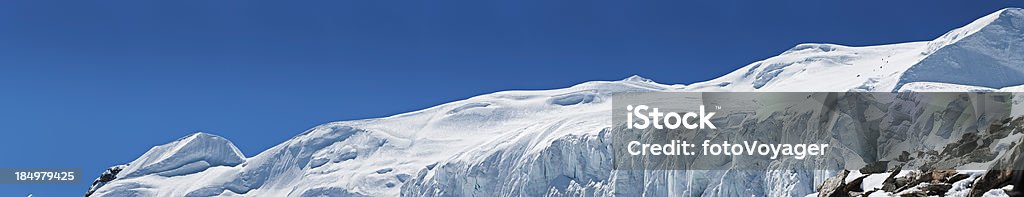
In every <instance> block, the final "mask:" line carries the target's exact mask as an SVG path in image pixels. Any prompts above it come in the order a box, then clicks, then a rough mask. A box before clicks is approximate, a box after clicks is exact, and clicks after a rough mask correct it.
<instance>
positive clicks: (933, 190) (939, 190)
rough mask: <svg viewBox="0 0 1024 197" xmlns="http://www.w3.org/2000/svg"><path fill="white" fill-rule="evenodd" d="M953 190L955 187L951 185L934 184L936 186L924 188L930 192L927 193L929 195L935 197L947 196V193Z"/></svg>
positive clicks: (929, 185) (931, 185)
mask: <svg viewBox="0 0 1024 197" xmlns="http://www.w3.org/2000/svg"><path fill="white" fill-rule="evenodd" d="M952 188H953V185H950V184H948V183H934V184H928V186H926V187H924V190H925V191H928V193H927V194H928V195H930V196H935V195H945V194H946V192H947V191H949V189H952Z"/></svg>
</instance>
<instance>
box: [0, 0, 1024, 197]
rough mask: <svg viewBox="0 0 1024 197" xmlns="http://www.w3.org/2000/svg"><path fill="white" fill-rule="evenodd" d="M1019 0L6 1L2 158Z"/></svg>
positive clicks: (761, 50)
mask: <svg viewBox="0 0 1024 197" xmlns="http://www.w3.org/2000/svg"><path fill="white" fill-rule="evenodd" d="M1011 6H1013V7H1022V6H1024V3H1022V1H1015V0H970V1H968V0H956V1H945V0H940V1H891V0H884V1H882V0H860V1H827V0H826V1H822V0H806V1H796V0H754V1H736V0H653V1H646V0H641V1H622V0H516V1H501V2H498V1H480V0H441V1H388V0H385V1H368V0H357V1H346V0H340V1H334V0H332V1H303V2H288V3H280V2H265V1H234V0H218V1H166V2H149V1H134V0H133V1H120V0H104V1H48V0H26V1H2V2H0V132H2V136H3V137H2V138H0V139H2V140H3V142H2V143H0V167H70V168H81V169H83V171H84V174H82V175H79V176H82V177H84V178H85V179H88V180H87V181H83V182H82V183H81V184H77V185H0V196H25V195H27V194H28V193H34V194H35V196H37V197H42V196H78V195H82V194H83V193H84V192H85V191H86V188H87V187H88V186H87V185H88V184H89V182H91V179H93V178H95V177H96V176H97V175H99V173H100V172H101V171H102V170H104V169H105V168H106V167H108V166H111V165H115V164H122V163H127V162H130V161H132V160H133V159H135V158H136V157H138V156H139V155H141V154H142V153H143V152H145V151H146V150H148V149H149V148H150V147H152V146H154V145H159V144H163V143H166V142H169V141H172V140H174V139H177V138H179V137H181V136H184V135H186V134H189V133H193V132H196V131H205V132H209V133H214V134H217V135H221V136H224V137H226V138H228V139H230V140H232V141H234V143H235V144H236V145H237V146H238V147H239V148H240V149H241V150H242V152H243V153H244V154H246V155H247V156H252V155H255V154H257V153H259V152H260V151H262V150H265V149H267V148H269V147H271V146H273V145H276V144H278V143H280V142H282V141H284V140H286V139H288V138H290V137H292V136H294V135H296V134H298V133H300V132H302V131H304V130H306V129H308V128H311V127H313V126H315V125H317V124H321V123H325V122H329V121H337V120H352V119H363V118H373V117H382V116H387V115H392V114H397V113H402V112H408V111H412V110H417V109H422V108H426V107H430V106H434V105H437V104H441V103H445V102H449V101H454V100H459V99H463V98H468V97H471V96H474V95H479V94H485V93H490V92H495V91H501V90H510V89H552V88H561V87H567V86H570V85H573V84H576V83H580V82H584V81H591V80H618V79H621V78H625V77H628V76H630V75H633V74H639V75H642V76H646V77H648V78H651V79H654V80H656V81H658V82H662V83H692V82H696V81H703V80H707V79H711V78H714V77H717V76H719V75H722V74H724V73H727V72H729V71H731V70H733V69H736V68H739V67H741V66H744V65H746V64H748V63H750V62H753V61H756V60H759V59H763V58H766V57H770V56H773V55H776V54H777V53H780V52H782V51H784V50H786V49H787V48H790V47H792V46H794V45H796V44H798V43H804V42H829V43H837V44H844V45H876V44H886V43H896V42H907V41H920V40H930V39H932V38H935V37H938V36H939V35H941V34H942V33H944V32H946V31H948V30H951V29H953V28H956V27H959V26H961V25H964V24H966V23H968V22H970V21H972V20H974V19H976V18H978V17H981V16H983V15H985V14H988V13H990V12H993V11H996V10H998V9H1000V8H1003V7H1011Z"/></svg>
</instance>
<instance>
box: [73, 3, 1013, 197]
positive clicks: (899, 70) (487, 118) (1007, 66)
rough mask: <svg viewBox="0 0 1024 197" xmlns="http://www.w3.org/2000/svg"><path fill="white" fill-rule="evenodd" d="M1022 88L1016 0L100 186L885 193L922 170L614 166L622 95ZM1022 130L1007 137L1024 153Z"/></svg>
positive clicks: (407, 192) (458, 107) (125, 189)
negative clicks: (922, 28) (690, 71)
mask: <svg viewBox="0 0 1024 197" xmlns="http://www.w3.org/2000/svg"><path fill="white" fill-rule="evenodd" d="M1022 91H1024V9H1019V8H1007V9H1003V10H999V11H997V12H994V13H992V14H989V15H987V16H984V17H982V18H980V19H978V20H976V21H974V22H972V23H970V24H967V25H966V26H964V27H961V28H958V29H955V30H952V31H950V32H948V33H946V34H944V35H942V36H940V37H939V38H936V39H934V40H930V41H920V42H909V43H900V44H889V45H880V46H858V47H855V46H842V45H837V44H800V45H797V46H795V47H793V48H791V49H789V50H786V51H784V52H782V53H781V54H779V55H778V56H775V57H771V58H767V59H765V60H761V61H758V62H754V63H751V64H749V65H746V66H744V67H742V68H740V69H737V70H736V71H734V72H732V73H729V74H726V75H724V76H721V77H719V78H716V79H712V80H709V81H706V82H699V83H694V84H689V85H680V84H660V83H657V82H655V81H653V80H650V79H646V78H643V77H639V76H632V77H629V78H626V79H623V80H620V81H591V82H585V83H582V84H578V85H575V86H572V87H568V88H563V89H555V90H536V91H502V92H496V93H491V94H486V95H480V96H475V97H472V98H468V99H465V100H461V101H455V102H450V103H446V104H442V105H438V106H434V107H431V108H427V109H423V110H419V111H414V112H408V113H403V114H398V115H394V116H390V117H384V118H376V119H366V120H352V121H340V122H331V123H326V124H323V125H319V126H316V127H314V128H312V129H309V130H307V131H305V132H303V133H301V134H299V135H297V136H295V137H293V138H291V139H289V140H287V141H285V142H283V143H281V144H279V145H277V146H274V147H272V148H270V149H268V150H266V151H263V152H261V153H259V154H256V155H254V156H251V157H246V156H244V155H243V154H242V153H241V152H240V151H238V149H237V148H235V147H234V145H233V144H232V143H231V142H230V141H228V140H227V139H224V138H222V137H219V136H216V135H212V134H207V133H196V134H193V135H189V136H186V137H183V138H181V139H179V140H176V141H174V142H171V143H168V144H164V145H160V146H156V147H154V148H152V149H150V150H149V151H147V152H145V153H144V154H143V155H142V156H140V157H139V158H138V159H136V160H134V161H131V162H129V163H127V164H125V165H118V166H114V167H112V168H111V169H110V170H108V171H107V173H106V174H104V175H103V176H101V177H100V178H99V179H97V180H96V181H95V182H94V184H93V187H92V188H90V190H89V191H88V193H87V196H400V195H401V196H613V195H624V196H634V195H649V196H681V195H687V196H751V195H755V196H805V195H817V194H821V193H820V192H822V191H823V188H825V187H823V186H827V185H828V184H827V183H828V182H829V180H833V179H836V177H839V178H838V179H836V180H838V182H842V183H843V184H847V183H849V184H852V183H853V182H855V181H857V179H859V181H860V182H861V185H862V186H861V187H862V188H868V189H874V188H882V187H883V185H884V184H883V183H881V182H884V181H881V180H885V179H886V176H889V175H892V176H894V177H907V176H910V175H908V174H912V173H907V172H902V171H901V172H899V174H896V173H893V174H889V173H876V174H863V176H860V175H862V174H858V173H859V172H852V173H843V172H840V171H827V170H812V169H811V168H808V167H805V166H804V165H805V164H804V163H802V162H795V161H784V162H778V163H772V164H771V166H769V168H771V169H773V170H765V171H732V170H729V169H723V170H707V171H699V170H691V171H673V170H651V171H644V172H626V171H617V170H613V169H612V168H613V167H612V157H613V154H614V153H613V151H612V149H611V142H610V139H611V138H612V137H611V136H610V135H611V133H612V130H613V129H612V125H611V122H612V120H611V118H612V117H611V116H609V114H610V113H611V102H610V99H611V95H613V94H616V93H629V92H634V93H640V92H1022ZM1015 102H1021V101H1015ZM1021 111H1024V110H1014V111H1013V113H1014V115H1015V116H1020V115H1024V114H1020V113H1021ZM1021 136H1024V135H1021V134H1017V135H1008V136H1006V137H1005V138H1002V139H1000V141H998V142H1000V143H994V144H993V145H992V146H993V147H1001V148H1003V149H1004V150H1006V149H1009V150H1011V151H1012V150H1019V148H1020V147H1019V144H1021V142H1024V141H1022V140H1024V139H1022V137H1021ZM956 140H957V139H956V138H951V141H956ZM1013 148H1016V149H1013ZM850 150H851V151H854V152H856V151H857V150H856V149H855V148H851V149H850ZM851 154H852V153H851ZM893 157H896V156H893ZM865 165H867V164H865ZM915 173H932V172H915ZM962 174H966V175H965V176H966V177H967V178H965V179H962V180H959V181H960V182H956V183H958V184H953V185H955V186H958V187H954V188H951V189H949V190H950V192H951V193H948V194H949V195H967V194H969V192H970V191H969V190H970V188H968V186H964V185H970V184H967V183H968V182H969V181H975V180H980V179H983V178H984V177H985V176H986V175H988V174H986V173H984V172H963V173H962ZM839 175H842V176H841V177H840V176H839ZM950 176H952V175H950ZM856 177H860V178H856ZM1000 191H1002V190H992V191H984V192H985V193H991V194H994V195H998V194H1000ZM957 192H959V193H957ZM878 194H890V195H896V194H895V193H883V192H876V193H874V194H873V195H878ZM944 195H945V194H944ZM1002 195H1005V193H1002Z"/></svg>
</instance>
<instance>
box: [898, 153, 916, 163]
mask: <svg viewBox="0 0 1024 197" xmlns="http://www.w3.org/2000/svg"><path fill="white" fill-rule="evenodd" d="M913 159H914V158H913V157H910V152H907V151H903V153H900V156H899V157H898V158H896V161H899V162H908V161H910V160H913Z"/></svg>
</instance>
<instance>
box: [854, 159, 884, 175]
mask: <svg viewBox="0 0 1024 197" xmlns="http://www.w3.org/2000/svg"><path fill="white" fill-rule="evenodd" d="M888 168H889V161H876V162H874V163H871V164H868V165H867V166H864V167H863V168H861V169H860V173H861V174H878V173H883V172H885V170H888Z"/></svg>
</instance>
